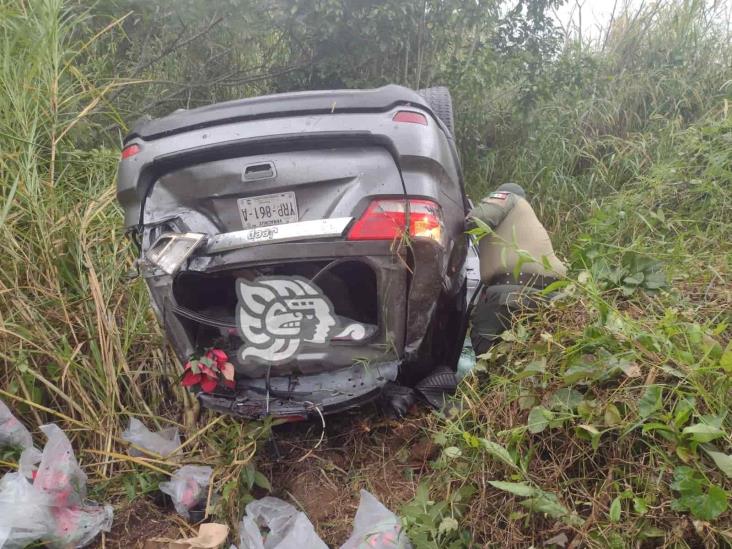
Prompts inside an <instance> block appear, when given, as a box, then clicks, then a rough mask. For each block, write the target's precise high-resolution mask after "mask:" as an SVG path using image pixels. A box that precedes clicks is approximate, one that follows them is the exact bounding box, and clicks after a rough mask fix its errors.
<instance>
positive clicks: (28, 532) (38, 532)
mask: <svg viewBox="0 0 732 549" xmlns="http://www.w3.org/2000/svg"><path fill="white" fill-rule="evenodd" d="M48 503H49V502H48V496H46V495H45V494H43V493H41V492H39V491H38V490H36V489H35V488H34V487H33V485H32V484H31V483H30V482H29V481H28V479H26V478H25V477H24V476H23V475H22V474H20V473H7V474H6V475H5V476H4V477H3V478H2V480H0V547H1V548H2V549H22V548H23V547H25V546H26V545H28V544H30V543H32V542H34V541H36V540H38V539H42V538H45V537H47V535H48V533H49V532H51V531H52V530H53V528H54V526H55V524H56V522H55V520H54V518H53V516H52V515H51V511H50V506H49V505H48Z"/></svg>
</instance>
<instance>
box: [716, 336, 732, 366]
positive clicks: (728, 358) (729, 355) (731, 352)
mask: <svg viewBox="0 0 732 549" xmlns="http://www.w3.org/2000/svg"><path fill="white" fill-rule="evenodd" d="M719 365H720V366H721V367H722V369H723V370H724V371H725V372H732V341H730V342H729V343H727V347H726V348H725V349H724V352H723V353H722V357H721V358H720V359H719Z"/></svg>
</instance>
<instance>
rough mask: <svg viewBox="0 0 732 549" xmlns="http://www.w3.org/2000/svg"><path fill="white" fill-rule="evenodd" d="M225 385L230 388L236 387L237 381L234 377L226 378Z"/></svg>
mask: <svg viewBox="0 0 732 549" xmlns="http://www.w3.org/2000/svg"><path fill="white" fill-rule="evenodd" d="M224 385H226V386H227V387H228V388H229V389H236V381H234V380H233V379H225V380H224Z"/></svg>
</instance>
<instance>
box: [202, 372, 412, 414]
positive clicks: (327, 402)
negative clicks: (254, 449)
mask: <svg viewBox="0 0 732 549" xmlns="http://www.w3.org/2000/svg"><path fill="white" fill-rule="evenodd" d="M398 371H399V362H397V361H393V362H384V363H380V364H370V365H366V364H363V365H355V366H350V367H348V368H342V369H340V370H336V371H331V372H323V373H320V374H313V375H305V376H294V375H292V376H281V377H272V378H270V379H260V380H250V379H247V380H239V381H238V382H237V388H236V391H235V392H234V391H227V392H217V393H212V394H206V393H199V395H198V398H199V400H200V401H201V404H202V405H203V406H204V407H206V408H209V409H212V410H215V411H217V412H221V413H224V414H229V415H233V416H237V417H242V418H247V419H259V418H263V417H266V416H273V417H277V418H290V419H293V420H299V419H307V418H308V417H312V416H315V415H319V414H332V413H335V412H340V411H343V410H346V409H348V408H353V407H356V406H359V405H361V404H363V403H365V402H368V401H370V400H373V399H375V398H377V397H378V396H379V395H380V394H381V390H382V389H383V387H384V385H386V384H387V383H388V382H390V381H394V380H395V379H396V377H397V374H398Z"/></svg>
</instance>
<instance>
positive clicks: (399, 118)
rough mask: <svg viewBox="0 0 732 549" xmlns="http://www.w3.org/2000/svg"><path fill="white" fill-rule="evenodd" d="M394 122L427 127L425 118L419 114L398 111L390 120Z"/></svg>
mask: <svg viewBox="0 0 732 549" xmlns="http://www.w3.org/2000/svg"><path fill="white" fill-rule="evenodd" d="M392 120H393V121H394V122H409V123H410V124H422V125H423V126H426V125H427V117H426V116H425V115H423V114H422V113H421V112H414V111H399V112H398V113H396V114H395V115H394V118H392Z"/></svg>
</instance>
